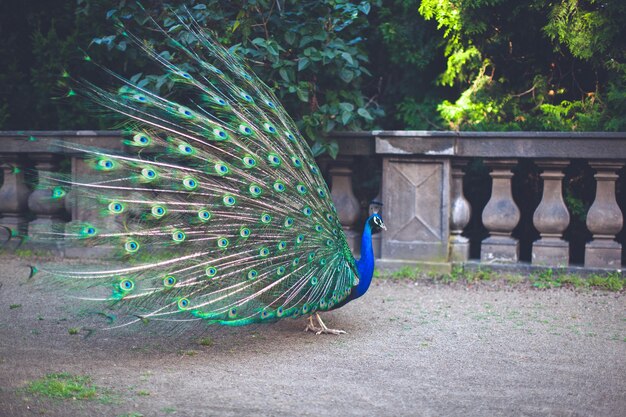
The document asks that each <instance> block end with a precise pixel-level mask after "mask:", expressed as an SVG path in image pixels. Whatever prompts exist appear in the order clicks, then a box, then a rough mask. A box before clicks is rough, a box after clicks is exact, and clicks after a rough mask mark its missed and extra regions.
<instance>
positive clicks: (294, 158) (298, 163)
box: [291, 156, 302, 168]
mask: <svg viewBox="0 0 626 417" xmlns="http://www.w3.org/2000/svg"><path fill="white" fill-rule="evenodd" d="M291 162H292V163H293V166H294V167H296V168H302V161H301V160H300V158H298V157H297V156H292V157H291Z"/></svg>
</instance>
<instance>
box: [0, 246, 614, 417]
mask: <svg viewBox="0 0 626 417" xmlns="http://www.w3.org/2000/svg"><path fill="white" fill-rule="evenodd" d="M0 265H2V267H1V268H0V283H1V284H2V286H1V287H0V415H2V416H31V415H44V416H64V417H71V416H120V415H130V416H132V415H134V416H140V415H143V416H169V415H175V416H231V415H232V416H241V415H260V416H274V415H276V416H278V415H311V416H317V415H338V416H345V415H355V416H357V415H358V416H360V415H376V416H381V415H389V416H399V415H411V416H616V417H617V416H620V417H623V416H626V395H625V393H626V296H625V295H624V294H615V293H609V292H592V291H589V292H574V291H570V290H563V289H560V290H550V291H535V290H525V289H519V288H518V289H512V290H511V289H509V290H497V291H496V290H492V289H489V288H487V287H479V288H470V289H468V288H465V287H463V286H460V285H456V286H437V285H433V284H428V285H425V284H423V283H420V284H419V285H416V284H413V283H404V284H402V283H390V282H381V283H377V284H376V285H374V286H373V288H372V289H371V292H370V293H368V294H367V296H366V297H364V298H362V299H361V300H359V301H357V302H354V303H351V304H349V305H347V306H346V307H344V308H342V309H340V310H338V311H335V312H332V313H329V314H326V315H325V317H326V319H327V320H326V321H327V322H328V323H329V324H330V325H332V326H334V327H338V328H342V329H344V330H346V331H347V332H348V334H346V335H342V336H339V337H337V336H314V335H312V334H305V333H303V332H302V329H303V328H304V325H305V324H304V321H303V320H302V319H299V320H285V321H282V322H279V323H277V324H270V325H259V326H253V327H245V328H236V329H225V328H217V327H206V326H194V327H187V328H184V329H182V330H179V331H177V332H172V331H170V330H169V329H168V328H167V327H166V326H159V325H152V324H149V325H147V326H137V327H133V328H124V329H120V330H116V331H98V332H96V333H95V334H93V335H92V336H90V337H87V338H86V337H84V336H85V335H86V334H87V332H86V331H85V330H81V331H80V332H79V333H78V334H76V335H70V334H69V332H68V329H69V328H85V327H91V326H93V325H94V322H95V321H96V320H98V322H99V323H102V322H101V321H99V320H100V318H99V317H98V316H95V315H93V314H90V310H85V309H84V306H79V305H77V304H76V302H75V301H73V300H71V299H68V298H64V299H61V298H59V297H58V294H54V293H49V292H45V291H44V290H43V289H42V288H39V287H33V286H32V285H31V284H28V283H26V284H25V278H26V275H27V269H26V268H25V267H24V266H23V264H22V262H21V261H19V260H18V259H15V258H11V257H7V256H4V257H1V258H0ZM200 339H203V341H202V343H200V342H199V340H200ZM207 344H208V345H210V346H206V345H207ZM52 372H70V373H74V374H81V375H89V376H91V377H92V378H93V382H94V384H95V385H97V386H98V387H100V391H99V392H100V393H99V395H98V397H97V398H96V399H94V400H88V401H87V400H83V401H81V400H76V401H73V400H52V399H48V398H42V397H38V396H36V395H32V394H30V393H28V392H26V391H25V389H24V387H25V386H26V385H27V384H28V382H30V381H32V380H34V379H37V378H41V377H42V376H44V375H45V374H47V373H52ZM133 413H134V414H133Z"/></svg>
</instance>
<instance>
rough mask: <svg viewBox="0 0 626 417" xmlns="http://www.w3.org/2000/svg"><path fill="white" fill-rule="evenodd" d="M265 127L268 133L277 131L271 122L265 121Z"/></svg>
mask: <svg viewBox="0 0 626 417" xmlns="http://www.w3.org/2000/svg"><path fill="white" fill-rule="evenodd" d="M263 129H264V130H265V131H266V132H267V133H272V134H274V133H276V128H275V127H274V126H272V125H271V124H269V123H263Z"/></svg>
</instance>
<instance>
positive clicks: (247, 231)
mask: <svg viewBox="0 0 626 417" xmlns="http://www.w3.org/2000/svg"><path fill="white" fill-rule="evenodd" d="M239 235H240V236H241V237H248V236H250V229H248V228H247V227H242V228H241V229H239Z"/></svg>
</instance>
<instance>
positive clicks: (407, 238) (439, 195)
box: [381, 156, 450, 263]
mask: <svg viewBox="0 0 626 417" xmlns="http://www.w3.org/2000/svg"><path fill="white" fill-rule="evenodd" d="M382 187H383V190H384V192H383V203H384V204H385V205H384V209H385V217H384V220H385V225H386V226H387V230H386V231H385V232H384V233H383V235H382V242H381V258H382V259H383V260H384V261H391V262H405V261H406V262H412V263H415V262H431V263H447V262H448V256H449V253H448V252H449V250H448V242H449V240H450V220H449V218H450V159H448V158H446V159H439V158H406V157H402V156H400V157H397V156H389V157H387V156H386V157H385V158H384V159H383V185H382Z"/></svg>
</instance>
